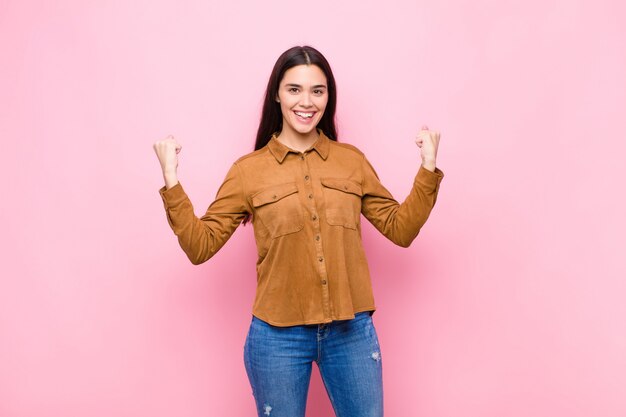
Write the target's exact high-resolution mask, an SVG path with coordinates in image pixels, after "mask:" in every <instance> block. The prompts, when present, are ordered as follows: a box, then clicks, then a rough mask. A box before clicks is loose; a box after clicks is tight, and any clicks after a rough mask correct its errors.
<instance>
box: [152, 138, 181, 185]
mask: <svg viewBox="0 0 626 417" xmlns="http://www.w3.org/2000/svg"><path fill="white" fill-rule="evenodd" d="M153 148H154V152H155V153H156V155H157V158H159V163H160V164H161V170H162V171H163V178H164V179H165V186H166V187H167V188H171V187H173V186H174V185H176V183H177V182H178V178H177V175H176V169H177V168H178V153H179V152H180V150H181V149H182V148H183V147H182V146H180V144H179V143H178V142H176V139H174V137H173V136H172V135H170V136H168V137H167V138H165V139H163V140H159V141H156V142H155V143H154V145H153Z"/></svg>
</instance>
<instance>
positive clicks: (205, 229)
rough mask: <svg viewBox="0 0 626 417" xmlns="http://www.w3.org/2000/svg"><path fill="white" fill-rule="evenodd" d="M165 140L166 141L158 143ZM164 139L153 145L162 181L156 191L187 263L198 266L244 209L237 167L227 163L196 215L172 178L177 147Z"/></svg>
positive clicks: (221, 243) (238, 220)
mask: <svg viewBox="0 0 626 417" xmlns="http://www.w3.org/2000/svg"><path fill="white" fill-rule="evenodd" d="M165 141H168V142H169V143H162V142H165ZM165 141H161V143H159V142H157V144H155V151H156V152H157V156H158V157H159V161H160V162H161V167H162V169H163V176H164V179H165V183H166V185H165V186H164V187H162V188H161V189H160V190H159V194H160V195H161V198H162V200H163V205H164V208H165V212H166V215H167V221H168V223H169V225H170V227H171V228H172V230H173V231H174V234H175V235H176V236H177V237H178V243H179V244H180V247H181V248H182V249H183V251H184V252H185V254H186V255H187V257H188V258H189V260H190V261H191V263H193V264H194V265H198V264H201V263H203V262H206V261H207V260H209V259H210V258H211V257H212V256H213V255H215V253H217V251H218V250H219V249H220V248H221V247H222V246H224V244H225V243H226V241H228V239H229V238H230V237H231V236H232V234H233V232H234V231H235V229H236V228H237V226H239V224H240V223H241V221H242V220H243V219H244V217H245V216H246V214H247V212H248V208H247V203H246V200H245V197H244V191H243V184H242V179H241V177H240V175H239V167H238V166H237V164H236V163H235V164H233V165H232V166H231V168H230V170H229V171H228V173H227V174H226V178H225V179H224V182H223V183H222V185H221V186H220V188H219V190H218V192H217V196H216V197H215V200H214V201H213V203H211V205H210V206H209V208H208V209H207V210H206V213H205V214H204V216H202V217H200V218H198V217H197V216H196V215H195V213H194V209H193V205H192V204H191V201H190V200H189V197H188V196H187V194H186V193H185V191H184V189H183V187H182V185H181V184H180V182H179V181H178V178H177V177H176V166H177V164H178V162H177V157H176V154H177V153H178V152H179V151H180V146H179V145H178V144H177V143H175V141H174V139H173V138H171V139H170V138H168V139H166V140H165ZM172 141H173V142H172ZM157 148H159V149H158V150H157ZM159 151H160V152H161V153H159ZM172 153H174V155H173V156H172Z"/></svg>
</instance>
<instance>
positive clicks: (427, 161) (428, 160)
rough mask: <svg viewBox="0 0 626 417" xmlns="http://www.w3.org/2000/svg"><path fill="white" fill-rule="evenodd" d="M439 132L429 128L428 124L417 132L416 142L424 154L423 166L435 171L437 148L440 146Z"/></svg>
mask: <svg viewBox="0 0 626 417" xmlns="http://www.w3.org/2000/svg"><path fill="white" fill-rule="evenodd" d="M439 137H440V135H439V132H435V131H433V130H428V126H422V130H420V132H419V133H418V134H417V138H416V139H415V143H416V144H417V146H418V147H419V148H420V152H421V154H422V166H423V167H424V168H426V169H427V170H429V171H434V170H435V166H436V162H437V148H439Z"/></svg>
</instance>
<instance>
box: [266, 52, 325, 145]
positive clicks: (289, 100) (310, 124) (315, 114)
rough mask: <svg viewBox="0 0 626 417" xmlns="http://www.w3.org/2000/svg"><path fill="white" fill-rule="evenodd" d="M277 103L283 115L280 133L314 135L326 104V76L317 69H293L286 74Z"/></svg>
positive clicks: (279, 90)
mask: <svg viewBox="0 0 626 417" xmlns="http://www.w3.org/2000/svg"><path fill="white" fill-rule="evenodd" d="M276 99H277V101H279V102H280V110H281V112H282V114H283V132H284V131H285V130H286V129H288V130H291V131H292V133H296V134H300V135H307V134H308V133H311V131H315V127H316V126H317V124H318V123H319V121H320V120H321V119H322V115H323V114H324V110H325V109H326V104H327V103H328V86H327V84H326V76H325V75H324V72H323V71H322V70H321V69H320V67H318V66H317V65H296V66H295V67H291V68H289V69H288V70H287V71H285V75H284V76H283V79H282V80H281V81H280V85H279V87H278V96H277V97H276Z"/></svg>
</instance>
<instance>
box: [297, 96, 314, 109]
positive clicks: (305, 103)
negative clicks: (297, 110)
mask: <svg viewBox="0 0 626 417" xmlns="http://www.w3.org/2000/svg"><path fill="white" fill-rule="evenodd" d="M300 104H301V105H302V106H303V107H311V106H312V105H313V102H312V101H311V95H310V94H309V93H306V92H305V93H303V94H302V99H301V100H300Z"/></svg>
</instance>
